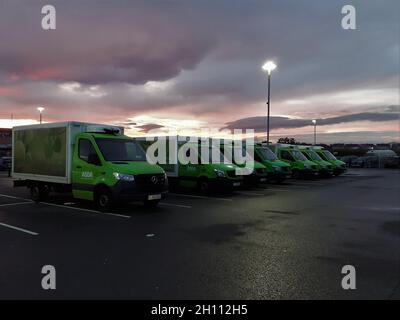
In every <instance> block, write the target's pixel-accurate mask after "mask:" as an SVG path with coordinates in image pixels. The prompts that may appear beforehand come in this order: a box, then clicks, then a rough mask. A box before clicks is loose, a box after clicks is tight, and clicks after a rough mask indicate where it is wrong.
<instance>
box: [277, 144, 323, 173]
mask: <svg viewBox="0 0 400 320" xmlns="http://www.w3.org/2000/svg"><path fill="white" fill-rule="evenodd" d="M269 148H270V149H271V150H272V151H273V152H274V153H275V154H276V155H277V156H278V158H279V159H281V160H282V161H285V162H286V163H288V164H289V165H290V167H291V169H292V177H293V178H295V179H298V178H314V177H317V176H318V166H317V164H315V163H314V162H312V161H310V160H308V159H307V158H306V157H305V156H304V154H303V153H302V152H301V151H300V150H299V148H298V147H297V146H294V145H290V144H270V145H269Z"/></svg>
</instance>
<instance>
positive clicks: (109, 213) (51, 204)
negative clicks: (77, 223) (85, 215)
mask: <svg viewBox="0 0 400 320" xmlns="http://www.w3.org/2000/svg"><path fill="white" fill-rule="evenodd" d="M39 203H42V204H45V205H48V206H53V207H59V208H67V209H72V210H78V211H85V212H90V213H96V214H105V215H109V216H116V217H121V218H127V219H129V218H130V217H131V216H127V215H124V214H118V213H111V212H101V211H97V210H90V209H84V208H78V207H71V206H64V205H62V204H55V203H50V202H39Z"/></svg>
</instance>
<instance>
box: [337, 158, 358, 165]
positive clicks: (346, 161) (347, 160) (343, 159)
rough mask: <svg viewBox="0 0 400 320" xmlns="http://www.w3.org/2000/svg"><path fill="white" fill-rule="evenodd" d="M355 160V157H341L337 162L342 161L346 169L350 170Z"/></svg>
mask: <svg viewBox="0 0 400 320" xmlns="http://www.w3.org/2000/svg"><path fill="white" fill-rule="evenodd" d="M357 159H358V157H357V156H343V157H340V159H339V160H341V161H343V162H344V163H346V166H347V167H348V168H351V167H352V166H353V162H354V161H355V160H357Z"/></svg>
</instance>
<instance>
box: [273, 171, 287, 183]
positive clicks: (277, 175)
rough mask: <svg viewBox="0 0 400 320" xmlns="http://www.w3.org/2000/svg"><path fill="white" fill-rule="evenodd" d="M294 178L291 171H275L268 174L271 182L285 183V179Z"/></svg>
mask: <svg viewBox="0 0 400 320" xmlns="http://www.w3.org/2000/svg"><path fill="white" fill-rule="evenodd" d="M291 176H292V173H291V172H290V171H287V172H285V171H274V172H269V173H268V180H269V181H283V180H285V179H289V178H290V177H291Z"/></svg>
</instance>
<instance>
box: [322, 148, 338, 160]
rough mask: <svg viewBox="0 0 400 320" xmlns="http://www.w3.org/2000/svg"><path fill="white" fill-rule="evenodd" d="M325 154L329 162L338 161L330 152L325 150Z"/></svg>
mask: <svg viewBox="0 0 400 320" xmlns="http://www.w3.org/2000/svg"><path fill="white" fill-rule="evenodd" d="M323 153H324V155H325V157H326V158H327V159H328V160H337V159H336V157H335V156H334V155H333V154H332V153H330V152H329V151H328V150H324V151H323Z"/></svg>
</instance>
